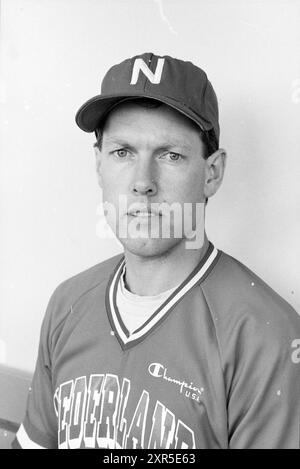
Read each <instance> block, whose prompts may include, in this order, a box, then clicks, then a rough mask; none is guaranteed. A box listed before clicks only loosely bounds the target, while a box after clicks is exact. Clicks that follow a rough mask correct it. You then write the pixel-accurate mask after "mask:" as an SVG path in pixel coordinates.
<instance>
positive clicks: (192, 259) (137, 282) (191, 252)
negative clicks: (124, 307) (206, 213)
mask: <svg viewBox="0 0 300 469" xmlns="http://www.w3.org/2000/svg"><path fill="white" fill-rule="evenodd" d="M208 244H209V241H208V239H207V236H206V234H205V238H204V243H203V246H202V247H201V248H200V249H185V247H184V248H183V247H182V244H179V245H178V246H176V247H175V248H173V249H172V250H170V251H168V252H167V253H166V254H164V255H163V256H159V257H141V256H137V255H135V254H132V253H130V252H128V251H126V252H125V262H126V286H127V288H128V289H129V290H130V291H131V292H132V293H135V294H136V295H141V296H153V295H158V294H159V293H162V292H164V291H166V290H169V289H171V288H174V287H176V286H177V285H179V284H180V283H181V282H183V281H184V280H185V279H186V277H187V276H188V275H189V274H190V273H191V272H192V271H193V270H194V268H195V267H196V266H197V264H199V262H200V261H201V259H202V258H203V256H204V254H205V252H206V251H207V248H208Z"/></svg>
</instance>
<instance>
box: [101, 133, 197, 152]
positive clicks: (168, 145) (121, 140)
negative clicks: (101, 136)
mask: <svg viewBox="0 0 300 469" xmlns="http://www.w3.org/2000/svg"><path fill="white" fill-rule="evenodd" d="M105 140H106V142H108V143H116V144H118V145H121V146H124V147H134V145H133V144H132V143H129V141H128V140H126V139H124V138H123V137H114V136H111V137H106V138H105ZM173 147H182V148H185V149H187V150H191V146H190V145H189V144H186V143H183V142H181V141H180V140H168V141H166V142H164V143H162V144H161V145H159V147H158V149H160V150H161V149H168V148H173Z"/></svg>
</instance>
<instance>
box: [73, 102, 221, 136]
mask: <svg viewBox="0 0 300 469" xmlns="http://www.w3.org/2000/svg"><path fill="white" fill-rule="evenodd" d="M134 98H150V99H154V100H156V101H160V102H162V103H164V104H167V105H168V106H171V107H172V108H174V109H176V110H177V111H179V112H181V113H182V114H184V115H185V116H186V117H188V118H189V119H192V120H193V121H194V122H195V123H196V124H197V125H198V126H199V127H200V128H201V129H202V130H210V129H212V128H213V126H212V125H211V123H209V122H206V121H205V120H204V119H203V118H202V117H201V116H198V115H197V114H196V113H195V112H193V111H192V110H191V109H189V108H188V107H187V106H185V105H183V104H182V103H180V102H178V101H176V100H174V99H172V98H166V97H165V96H158V95H155V96H153V95H148V94H147V93H141V94H134V95H133V94H128V95H126V94H123V95H122V96H120V95H118V96H116V95H107V96H103V95H98V96H94V97H93V98H91V99H89V100H88V101H87V102H86V103H84V104H83V105H82V106H81V107H80V109H79V110H78V111H77V113H76V117H75V120H76V123H77V125H78V126H79V127H80V128H81V129H82V130H84V131H85V132H94V131H95V130H96V129H97V128H98V127H99V125H100V124H101V121H102V120H103V119H104V117H105V116H106V115H107V114H108V113H109V111H110V110H111V109H112V108H113V107H114V106H115V105H116V104H118V103H121V102H122V101H126V100H128V99H134Z"/></svg>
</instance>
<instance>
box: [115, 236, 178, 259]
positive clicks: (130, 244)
mask: <svg viewBox="0 0 300 469" xmlns="http://www.w3.org/2000/svg"><path fill="white" fill-rule="evenodd" d="M119 241H120V243H121V244H122V245H123V247H124V251H125V252H126V251H127V252H130V253H131V254H134V255H136V256H139V257H160V256H164V255H166V254H167V253H168V252H169V251H171V250H173V249H174V248H175V247H176V246H179V244H181V243H182V241H184V240H183V239H178V238H177V239H174V238H173V239H151V238H137V239H132V238H131V239H130V238H129V239H128V238H127V239H122V238H119Z"/></svg>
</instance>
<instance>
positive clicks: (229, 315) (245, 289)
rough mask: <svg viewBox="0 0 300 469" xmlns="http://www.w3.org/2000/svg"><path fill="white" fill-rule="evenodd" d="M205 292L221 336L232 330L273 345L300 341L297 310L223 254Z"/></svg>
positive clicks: (246, 269)
mask: <svg viewBox="0 0 300 469" xmlns="http://www.w3.org/2000/svg"><path fill="white" fill-rule="evenodd" d="M202 291H203V294H204V297H205V300H206V303H207V304H208V307H209V309H210V311H211V314H212V316H213V320H214V322H215V324H216V327H218V330H219V333H222V334H224V335H225V337H227V338H228V337H229V334H232V331H233V329H234V331H236V332H237V331H239V332H241V330H244V331H246V334H249V335H250V336H252V338H258V340H259V338H260V337H262V335H263V337H264V340H266V341H267V340H268V339H270V340H271V341H272V342H274V339H275V338H276V340H278V341H279V342H281V341H282V339H283V338H287V336H288V337H290V336H294V335H295V334H296V336H299V337H300V316H299V314H298V313H297V312H296V311H295V310H294V308H293V307H292V306H291V305H290V304H289V303H288V302H287V301H286V300H284V299H283V298H282V297H281V296H280V295H279V294H278V293H276V292H275V291H274V290H273V289H272V288H271V287H270V286H269V285H267V283H266V282H264V281H263V280H262V279H261V278H260V277H259V276H257V275H256V274H255V273H254V272H252V270H250V269H249V268H248V267H246V266H245V265H244V264H242V263H241V262H239V261H238V260H237V259H235V258H233V257H232V256H229V255H228V254H226V253H224V252H222V251H220V256H219V258H218V260H217V263H216V265H215V267H214V268H213V269H212V270H211V272H210V274H209V275H208V276H207V277H206V279H205V280H204V282H203V284H202ZM269 326H270V327H269ZM253 340H254V339H253Z"/></svg>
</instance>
